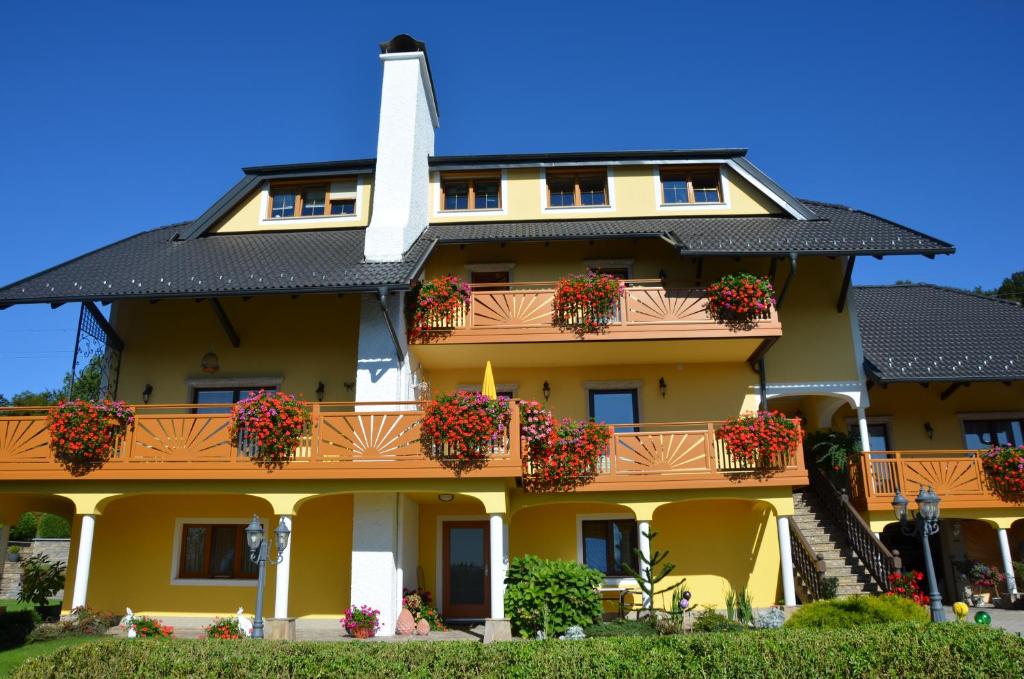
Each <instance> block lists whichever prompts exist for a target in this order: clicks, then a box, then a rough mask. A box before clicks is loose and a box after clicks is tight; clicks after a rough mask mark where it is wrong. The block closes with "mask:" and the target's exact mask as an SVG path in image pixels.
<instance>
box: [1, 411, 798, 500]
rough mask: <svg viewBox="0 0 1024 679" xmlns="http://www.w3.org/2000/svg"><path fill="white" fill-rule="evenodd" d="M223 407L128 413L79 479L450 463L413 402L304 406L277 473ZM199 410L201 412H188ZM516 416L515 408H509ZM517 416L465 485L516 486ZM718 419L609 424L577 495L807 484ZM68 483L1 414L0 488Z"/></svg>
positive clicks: (387, 474)
mask: <svg viewBox="0 0 1024 679" xmlns="http://www.w3.org/2000/svg"><path fill="white" fill-rule="evenodd" d="M230 407H231V406H230V405H205V404H204V405H203V406H202V408H201V409H199V408H197V407H196V406H194V405H176V406H170V405H161V406H144V405H140V406H135V409H136V422H135V428H134V430H131V431H129V432H128V433H127V434H126V436H125V437H124V439H123V440H122V441H120V442H119V444H118V445H117V447H116V449H115V450H114V452H113V454H112V455H111V457H110V458H109V459H108V460H107V461H106V462H105V463H104V464H103V465H102V466H101V467H100V468H98V469H95V470H92V471H90V472H88V473H87V474H86V475H84V476H83V477H81V478H82V479H83V480H88V479H108V480H109V479H124V480H128V479H138V480H159V479H164V480H173V479H208V480H224V479H440V478H452V477H454V472H453V471H452V469H451V468H449V467H448V466H446V465H444V464H442V463H441V462H438V461H437V460H434V459H431V458H429V457H427V456H426V455H425V454H424V451H423V446H422V445H421V443H420V440H419V439H420V421H421V418H422V415H423V412H422V410H421V409H420V404H418V403H415V402H405V403H394V404H379V403H374V404H359V405H357V404H354V403H312V404H310V408H311V410H312V424H311V426H310V429H309V432H308V434H307V435H306V436H304V437H303V439H302V441H301V443H300V445H299V447H298V448H297V449H296V451H295V457H294V459H292V460H291V461H290V462H288V463H287V464H285V465H284V466H283V467H281V468H275V469H271V470H268V469H266V468H265V467H261V466H258V465H256V464H254V463H253V461H252V460H251V459H249V457H248V455H247V454H246V452H245V446H244V445H243V446H241V448H239V447H238V446H235V445H233V444H232V443H231V439H230V435H229V427H230V418H231V416H230V414H229V410H230ZM197 410H201V412H197ZM514 411H515V410H514ZM517 420H518V418H513V421H512V423H511V427H510V429H511V431H510V435H509V436H508V438H507V439H505V440H503V441H500V442H498V443H497V444H495V445H494V447H493V449H492V450H490V451H489V461H488V463H487V465H486V466H484V467H482V468H480V469H474V470H471V471H466V472H465V473H464V476H470V477H474V478H483V477H489V478H506V479H510V480H512V479H518V478H520V477H522V476H523V475H524V473H525V474H529V469H528V468H527V469H526V470H524V469H523V460H522V456H521V446H522V443H521V441H520V436H519V432H518V421H517ZM717 425H718V423H715V422H679V423H643V424H636V425H618V426H617V431H616V433H615V434H614V435H613V437H612V440H611V443H610V444H609V450H608V453H607V454H606V455H604V456H602V458H601V459H600V462H599V466H598V474H597V478H596V479H595V480H594V481H593V482H591V483H589V484H587V485H585V486H582V487H581V488H579V489H578V490H580V491H607V490H639V489H649V490H656V489H697V488H733V487H743V486H788V485H799V484H803V483H806V482H807V473H806V470H805V469H804V464H803V458H802V453H801V451H799V450H798V451H796V452H795V453H794V454H793V456H792V457H791V458H790V459H789V460H788V461H787V462H786V464H783V465H779V466H777V467H775V468H760V467H756V466H753V465H751V464H749V463H744V462H743V461H741V460H738V459H736V458H734V457H733V456H732V455H730V454H729V452H728V451H727V450H726V449H725V447H724V446H723V445H722V444H721V443H720V442H719V441H718V440H717V438H716V436H715V431H716V427H717ZM72 478H73V477H72V475H71V474H70V473H69V472H68V471H67V470H66V469H65V468H64V467H63V466H62V465H61V464H60V463H59V462H58V461H57V460H55V459H54V456H53V454H52V452H51V449H50V440H49V431H48V422H47V417H46V415H45V414H43V413H41V412H40V411H39V410H38V409H36V410H30V409H25V408H21V409H17V408H10V409H0V481H11V480H66V479H72Z"/></svg>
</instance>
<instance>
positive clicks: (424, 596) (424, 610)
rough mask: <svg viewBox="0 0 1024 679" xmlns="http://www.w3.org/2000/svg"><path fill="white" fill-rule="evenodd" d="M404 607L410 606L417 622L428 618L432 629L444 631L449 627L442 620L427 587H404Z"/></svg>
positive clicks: (410, 610)
mask: <svg viewBox="0 0 1024 679" xmlns="http://www.w3.org/2000/svg"><path fill="white" fill-rule="evenodd" d="M402 607H403V608H408V609H409V612H410V613H412V618H413V620H415V621H416V622H419V621H420V620H426V621H427V624H429V625H430V629H432V630H434V631H442V630H446V629H448V628H447V627H445V626H444V621H443V620H441V614H440V613H438V612H437V609H436V608H434V604H433V602H432V599H431V597H430V592H428V591H427V590H425V589H403V590H402Z"/></svg>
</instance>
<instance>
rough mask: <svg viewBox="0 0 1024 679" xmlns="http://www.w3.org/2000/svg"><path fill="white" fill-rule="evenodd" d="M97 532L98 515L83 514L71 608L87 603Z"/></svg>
mask: <svg viewBox="0 0 1024 679" xmlns="http://www.w3.org/2000/svg"><path fill="white" fill-rule="evenodd" d="M95 532H96V515H95V514H82V528H81V530H80V531H79V533H78V562H77V563H76V564H75V591H74V593H73V594H72V595H71V608H72V609H75V608H78V607H79V606H84V605H85V596H86V593H87V592H88V591H89V566H90V563H91V562H92V538H93V535H94V534H95Z"/></svg>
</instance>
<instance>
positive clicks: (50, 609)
mask: <svg viewBox="0 0 1024 679" xmlns="http://www.w3.org/2000/svg"><path fill="white" fill-rule="evenodd" d="M36 613H38V614H39V617H40V618H42V619H43V622H56V621H57V620H59V619H60V604H47V605H46V606H36Z"/></svg>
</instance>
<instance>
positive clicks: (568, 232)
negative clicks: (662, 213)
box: [426, 200, 954, 255]
mask: <svg viewBox="0 0 1024 679" xmlns="http://www.w3.org/2000/svg"><path fill="white" fill-rule="evenodd" d="M802 202H803V204H804V205H805V206H807V207H808V208H810V209H811V210H812V211H813V212H814V214H815V215H816V216H817V217H818V218H817V219H809V220H798V219H793V218H792V217H789V216H782V215H766V216H757V217H648V218H634V219H586V220H572V221H568V220H551V221H537V222H491V223H483V224H481V223H476V224H471V223H467V224H436V225H433V226H431V227H430V228H429V229H428V230H427V234H426V235H427V237H429V238H430V239H435V238H436V239H437V240H438V242H440V243H471V242H478V241H491V240H563V239H589V238H657V237H665V238H666V239H667V240H669V241H670V242H673V243H674V244H675V245H676V246H677V247H678V248H679V252H680V253H681V254H689V255H731V254H737V255H743V254H752V255H753V254H788V253H790V252H796V253H799V254H827V255H893V254H924V255H935V254H950V253H952V252H953V251H954V248H953V246H952V245H950V244H949V243H945V242H943V241H940V240H938V239H935V238H932V237H930V236H927V235H925V234H922V233H920V232H918V231H914V230H913V229H908V228H907V227H905V226H902V225H900V224H897V223H895V222H891V221H889V220H887V219H882V218H881V217H877V216H875V215H873V214H870V213H868V212H862V211H860V210H853V209H851V208H848V207H844V206H842V205H832V204H829V203H819V202H815V201H809V200H804V201H802Z"/></svg>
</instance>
